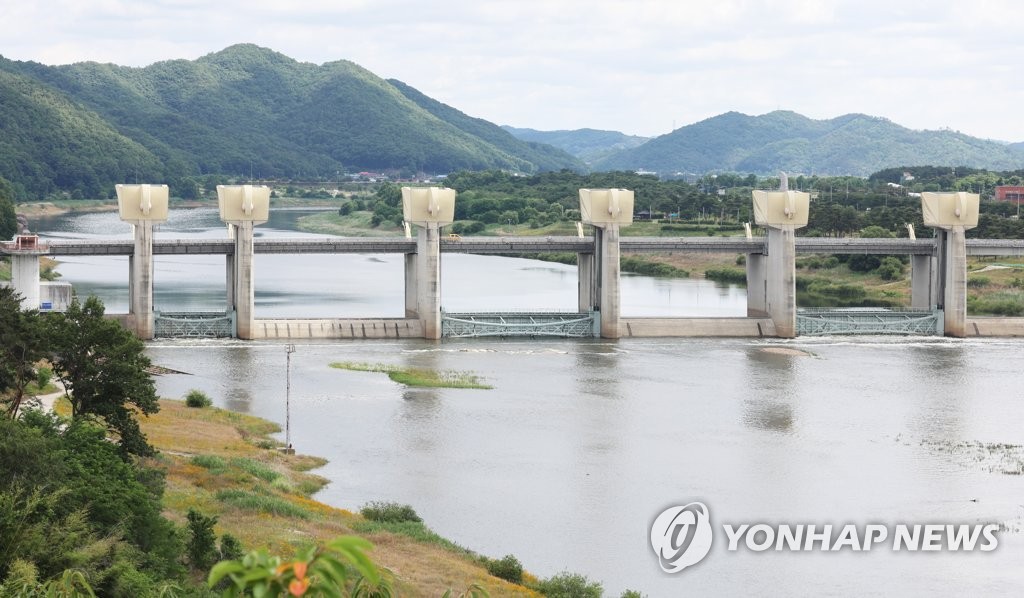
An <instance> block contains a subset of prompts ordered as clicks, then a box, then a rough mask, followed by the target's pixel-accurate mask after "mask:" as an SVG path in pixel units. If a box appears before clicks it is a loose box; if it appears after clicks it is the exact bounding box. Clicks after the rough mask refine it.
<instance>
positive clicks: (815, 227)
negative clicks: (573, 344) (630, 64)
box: [341, 167, 1024, 239]
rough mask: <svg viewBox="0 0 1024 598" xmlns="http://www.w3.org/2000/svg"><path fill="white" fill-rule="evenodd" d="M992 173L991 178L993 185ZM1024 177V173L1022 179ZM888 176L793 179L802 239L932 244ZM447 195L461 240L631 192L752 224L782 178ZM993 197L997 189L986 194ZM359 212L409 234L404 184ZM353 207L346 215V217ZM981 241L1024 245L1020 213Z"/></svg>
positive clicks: (520, 185)
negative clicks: (804, 196) (916, 239)
mask: <svg viewBox="0 0 1024 598" xmlns="http://www.w3.org/2000/svg"><path fill="white" fill-rule="evenodd" d="M894 170H898V171H899V175H900V176H901V177H902V176H904V174H905V173H907V172H916V173H918V174H917V176H915V175H911V176H912V177H913V178H914V179H915V180H917V181H918V182H917V183H916V186H914V187H912V188H920V189H924V190H936V191H939V190H942V191H958V190H964V191H969V190H970V189H971V185H972V184H975V182H976V181H977V180H978V178H977V177H979V176H980V175H981V174H982V171H978V170H971V169H957V170H958V172H959V173H960V175H962V176H960V178H956V179H948V178H947V177H948V175H949V172H950V171H951V169H940V168H933V167H921V168H914V169H906V170H905V169H894ZM991 174H993V173H988V174H986V175H985V176H988V175H991ZM1021 174H1024V171H1022V172H1021ZM1017 176H1019V175H1017V174H1013V173H1004V174H1003V175H1002V176H1001V178H999V177H997V178H991V177H990V178H987V179H985V180H987V181H990V182H991V181H997V180H998V181H1004V182H1013V181H1015V180H1017V179H1016V178H1015V177H1017ZM890 178H891V173H889V172H888V171H885V172H883V173H878V174H877V176H876V175H872V177H870V178H868V179H864V178H859V177H805V176H799V177H794V178H792V179H790V181H789V187H790V189H794V190H803V191H808V192H810V193H811V194H812V197H813V198H814V199H813V200H812V202H811V209H810V216H809V221H808V225H807V227H806V228H804V229H801V230H800V231H799V233H798V234H800V235H803V236H834V237H843V236H850V235H854V234H857V233H858V231H861V230H862V229H864V228H867V227H881V228H883V229H885V230H886V231H889V232H890V233H891V234H892V235H894V236H900V237H906V236H907V235H908V232H907V229H906V224H912V225H914V228H915V230H916V233H917V234H918V235H919V236H929V235H930V232H929V231H928V230H926V229H925V227H924V222H923V218H922V214H921V200H920V199H919V198H917V197H913V196H910V195H908V193H911V192H912V191H908V189H909V188H910V187H907V186H904V187H900V188H895V187H892V186H891V185H889V184H888V183H889V182H890V180H889V179H890ZM444 185H445V186H447V187H450V188H452V189H455V190H456V191H457V192H458V200H457V201H456V203H455V220H456V222H455V223H454V224H453V228H452V230H453V232H458V233H463V234H473V233H476V232H480V231H482V230H484V229H485V228H486V226H487V225H491V224H513V225H529V226H531V227H533V228H537V227H542V226H547V225H550V224H553V223H557V222H571V221H576V220H578V219H579V216H580V214H579V189H581V188H624V189H631V190H633V191H634V195H635V201H636V203H635V205H634V214H637V213H639V212H649V213H650V214H652V215H653V218H654V219H666V220H672V221H682V222H693V223H705V224H706V223H708V222H714V223H718V224H719V225H723V224H733V225H736V224H740V223H742V222H751V221H752V220H753V214H752V206H751V190H753V189H777V188H778V187H779V179H778V178H776V177H765V178H758V177H755V176H754V175H746V176H743V175H736V174H719V175H707V176H703V177H698V178H695V179H693V180H691V181H685V180H660V179H658V178H657V177H656V176H654V175H641V174H636V173H633V172H603V173H591V174H580V173H576V172H572V171H567V170H563V171H560V172H546V173H541V174H537V175H532V176H520V175H516V174H512V173H508V172H503V171H494V170H491V171H481V172H458V173H455V174H452V175H450V176H449V177H447V179H446V180H445V182H444ZM986 188H987V189H989V192H990V193H991V189H992V187H991V186H989V187H986ZM356 208H365V209H369V210H370V211H371V212H373V221H372V222H373V224H374V226H376V225H379V224H381V223H385V222H386V223H393V224H401V221H402V210H401V192H400V188H399V186H398V185H397V184H394V183H383V184H381V185H380V186H379V187H378V188H377V190H376V193H375V195H374V196H373V198H371V199H370V200H369V201H365V202H360V203H359V204H358V205H357V206H356ZM352 209H355V208H352V207H348V208H346V207H344V206H343V208H342V210H341V211H342V213H347V212H349V211H351V210H352ZM968 236H970V237H975V238H1012V239H1019V238H1024V222H1022V221H1020V220H1019V219H1017V218H1016V205H1015V204H1010V203H1007V202H996V201H991V200H986V199H983V201H982V208H981V218H980V221H979V223H978V227H977V228H975V229H972V230H971V231H969V232H968Z"/></svg>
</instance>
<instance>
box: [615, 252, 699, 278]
mask: <svg viewBox="0 0 1024 598" xmlns="http://www.w3.org/2000/svg"><path fill="white" fill-rule="evenodd" d="M619 266H620V267H621V268H622V271H623V272H632V273H634V274H643V275H645V276H665V277H674V278H685V277H687V276H689V275H690V273H689V272H687V271H686V270H683V269H682V268H676V267H675V266H673V265H671V264H665V263H662V262H654V261H650V260H648V259H645V258H642V257H636V256H626V257H623V258H621V260H620V261H619Z"/></svg>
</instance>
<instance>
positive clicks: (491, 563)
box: [484, 554, 523, 584]
mask: <svg viewBox="0 0 1024 598" xmlns="http://www.w3.org/2000/svg"><path fill="white" fill-rule="evenodd" d="M484 566H485V567H486V568H487V572H488V573H490V574H491V575H493V576H495V577H498V578H501V579H504V580H505V581H507V582H510V583H516V584H521V583H523V564H522V563H520V562H519V559H517V558H516V557H515V556H514V555H511V554H506V555H505V556H503V557H502V558H500V559H486V560H485V561H484Z"/></svg>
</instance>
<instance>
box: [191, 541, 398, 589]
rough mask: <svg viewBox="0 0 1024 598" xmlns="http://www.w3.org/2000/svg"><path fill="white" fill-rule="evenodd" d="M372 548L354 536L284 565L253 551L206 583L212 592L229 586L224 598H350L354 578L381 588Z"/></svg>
mask: <svg viewBox="0 0 1024 598" xmlns="http://www.w3.org/2000/svg"><path fill="white" fill-rule="evenodd" d="M370 548H372V545H371V544H370V543H369V542H367V541H366V540H363V539H362V538H356V537H354V536H342V537H340V538H337V539H335V540H332V541H331V542H328V543H327V545H326V546H325V547H323V548H318V547H315V546H309V547H305V548H302V549H300V550H299V551H298V552H297V553H296V554H295V556H294V557H292V558H290V559H288V560H287V561H284V560H282V559H281V557H278V556H271V555H269V554H268V553H267V552H266V551H262V550H260V551H254V552H250V553H249V554H247V555H245V557H243V558H242V559H241V560H230V561H222V562H220V563H217V564H216V565H214V567H213V569H211V570H210V575H209V578H208V580H207V584H208V585H209V587H211V588H213V587H214V586H216V585H217V584H218V583H220V582H221V581H222V580H226V582H227V583H228V586H227V589H226V590H224V594H223V595H224V596H225V597H233V596H268V597H269V596H283V595H285V594H286V593H291V594H292V595H294V596H339V597H340V596H349V595H351V594H349V593H348V591H347V587H348V583H349V581H350V580H352V579H353V578H358V577H362V578H366V580H367V582H368V583H369V584H370V585H371V586H379V585H380V584H381V575H380V572H379V571H378V570H377V567H376V566H375V565H374V564H373V562H372V561H371V560H370V559H369V557H367V556H366V551H367V550H369V549H370Z"/></svg>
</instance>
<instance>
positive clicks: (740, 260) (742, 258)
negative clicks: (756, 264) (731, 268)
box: [736, 253, 747, 266]
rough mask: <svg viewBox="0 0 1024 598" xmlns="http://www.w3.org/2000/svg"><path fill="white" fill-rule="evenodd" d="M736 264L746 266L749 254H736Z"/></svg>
mask: <svg viewBox="0 0 1024 598" xmlns="http://www.w3.org/2000/svg"><path fill="white" fill-rule="evenodd" d="M736 265H737V266H746V265H747V254H745V253H741V254H739V255H737V256H736Z"/></svg>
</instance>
